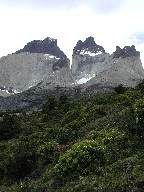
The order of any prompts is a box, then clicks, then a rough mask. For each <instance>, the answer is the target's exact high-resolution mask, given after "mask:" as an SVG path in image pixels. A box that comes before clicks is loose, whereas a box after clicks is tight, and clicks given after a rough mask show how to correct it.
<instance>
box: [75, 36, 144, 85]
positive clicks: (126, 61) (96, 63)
mask: <svg viewBox="0 0 144 192" xmlns="http://www.w3.org/2000/svg"><path fill="white" fill-rule="evenodd" d="M87 39H88V38H87ZM87 39H86V40H87ZM91 39H92V38H90V41H91ZM87 41H88V40H87ZM93 41H94V39H93ZM78 44H79V43H78ZM91 44H92V45H94V44H95V50H96V51H93V49H92V46H91ZM82 45H83V44H82ZM87 45H88V46H87V47H85V46H83V47H81V50H83V51H80V52H78V51H76V47H78V46H77V45H76V47H75V48H74V50H73V58H72V63H73V65H72V73H73V74H74V76H75V78H76V83H77V84H83V83H85V84H83V87H89V86H91V85H94V84H102V85H103V86H106V85H107V86H112V87H114V86H117V85H118V84H123V85H124V86H132V87H133V86H135V85H137V84H138V83H139V82H140V81H141V80H142V79H143V78H144V70H143V67H142V63H141V60H140V53H139V52H138V51H136V49H135V46H134V45H132V46H131V47H130V46H126V47H124V48H123V49H121V48H120V47H118V46H117V47H116V51H115V52H114V53H113V54H112V55H110V54H108V53H106V52H105V51H104V48H102V46H99V45H97V44H96V43H95V42H93V43H87ZM78 50H79V47H78Z"/></svg>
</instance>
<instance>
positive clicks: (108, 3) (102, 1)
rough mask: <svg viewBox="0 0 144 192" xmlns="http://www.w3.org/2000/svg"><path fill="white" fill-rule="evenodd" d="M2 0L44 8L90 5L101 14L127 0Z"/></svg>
mask: <svg viewBox="0 0 144 192" xmlns="http://www.w3.org/2000/svg"><path fill="white" fill-rule="evenodd" d="M1 1H2V0H0V3H2V4H4V5H7V6H23V7H25V6H26V7H33V8H35V7H37V8H44V9H60V8H64V9H73V8H75V7H78V6H80V5H88V6H89V7H91V9H92V10H93V11H95V12H97V13H99V14H107V13H110V12H114V11H117V10H118V9H120V7H121V6H122V5H123V4H124V2H126V0H61V1H60V0H21V1H18V0H12V1H9V0H5V1H2V2H1Z"/></svg>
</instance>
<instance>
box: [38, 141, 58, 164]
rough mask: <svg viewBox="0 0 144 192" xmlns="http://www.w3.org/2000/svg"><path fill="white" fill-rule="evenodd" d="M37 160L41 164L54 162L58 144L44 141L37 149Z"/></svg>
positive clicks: (56, 157) (56, 156)
mask: <svg viewBox="0 0 144 192" xmlns="http://www.w3.org/2000/svg"><path fill="white" fill-rule="evenodd" d="M36 153H37V155H38V158H39V161H40V162H41V163H43V164H49V163H55V162H56V161H57V159H58V157H59V153H60V148H59V144H58V143H56V142H55V141H51V142H44V143H43V144H42V145H40V146H39V147H38V149H37V152H36Z"/></svg>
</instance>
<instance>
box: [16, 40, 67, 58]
mask: <svg viewBox="0 0 144 192" xmlns="http://www.w3.org/2000/svg"><path fill="white" fill-rule="evenodd" d="M22 52H29V53H44V54H51V55H54V56H56V57H58V58H67V57H66V55H65V54H64V52H63V51H61V50H60V48H59V47H58V46H57V39H52V38H50V37H47V38H45V39H44V40H42V41H41V40H34V41H31V42H29V43H27V45H25V46H24V48H23V49H20V50H18V51H16V53H22Z"/></svg>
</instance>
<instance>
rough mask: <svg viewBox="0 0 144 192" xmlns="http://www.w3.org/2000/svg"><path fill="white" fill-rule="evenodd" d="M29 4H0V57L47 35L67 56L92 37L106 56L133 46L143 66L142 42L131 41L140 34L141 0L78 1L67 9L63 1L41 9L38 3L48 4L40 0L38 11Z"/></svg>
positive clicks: (143, 14) (143, 26)
mask: <svg viewBox="0 0 144 192" xmlns="http://www.w3.org/2000/svg"><path fill="white" fill-rule="evenodd" d="M16 2H17V3H18V1H16V0H15V3H16ZM30 2H31V6H30V8H28V6H20V4H19V6H16V4H14V5H15V6H14V5H13V6H12V4H11V6H4V5H3V6H2V5H1V4H0V24H1V31H0V56H3V55H7V54H8V53H12V52H15V51H17V50H18V49H20V48H22V47H23V46H24V45H25V44H26V43H28V42H29V41H32V40H35V39H41V40H42V39H44V38H46V37H47V36H49V37H52V38H56V39H58V45H59V46H60V48H61V49H62V50H63V51H64V52H65V53H66V54H67V55H68V57H71V55H72V49H73V48H74V46H75V45H76V43H77V41H78V40H79V39H81V40H85V38H87V37H88V36H93V37H94V38H95V41H96V43H97V44H99V45H102V46H103V47H104V48H105V50H106V51H107V52H110V53H112V52H114V51H115V47H116V45H119V46H121V47H124V46H125V45H132V44H133V43H134V44H135V45H136V48H137V49H138V50H139V51H141V56H142V60H143V65H144V55H143V53H142V52H143V50H144V43H143V42H141V44H139V43H138V42H136V41H134V40H133V39H132V38H131V37H134V36H133V34H137V33H140V32H141V33H142V32H144V25H143V23H142V18H144V12H143V7H144V1H143V0H125V1H123V0H122V1H118V0H112V1H111V3H108V2H109V1H108V0H101V1H98V0H95V1H94V0H90V1H85V0H84V1H81V0H79V1H73V3H70V4H68V5H67V6H64V3H65V1H63V3H62V4H61V6H60V3H59V4H58V5H57V7H56V9H54V7H52V8H47V6H46V8H44V7H42V2H43V3H44V2H45V3H44V5H48V4H49V3H50V1H42V2H41V6H40V8H38V6H34V4H33V3H32V2H33V1H30ZM46 2H47V3H46ZM120 2H121V3H120ZM0 3H1V2H0ZM25 3H26V4H28V1H26V2H25ZM50 4H52V3H50ZM55 4H56V0H55V1H53V5H55ZM7 5H8V4H7ZM21 5H24V2H23V4H22V2H21ZM32 5H33V7H34V8H32ZM37 5H40V4H37ZM70 5H71V7H70ZM59 6H60V9H59Z"/></svg>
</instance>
